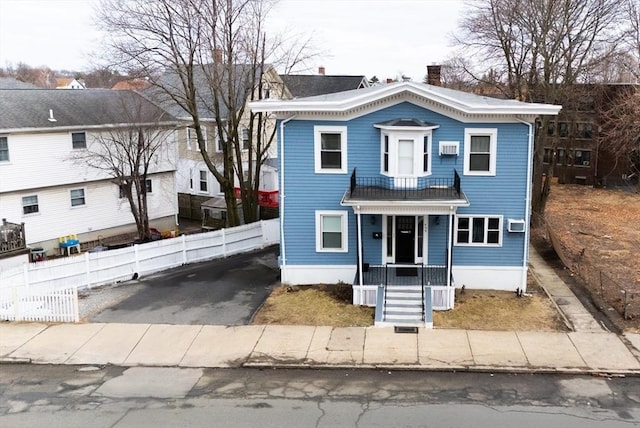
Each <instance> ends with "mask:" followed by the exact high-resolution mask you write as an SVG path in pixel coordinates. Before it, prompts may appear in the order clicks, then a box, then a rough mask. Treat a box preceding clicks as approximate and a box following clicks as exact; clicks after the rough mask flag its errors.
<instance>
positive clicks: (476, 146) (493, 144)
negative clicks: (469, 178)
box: [464, 128, 498, 175]
mask: <svg viewBox="0 0 640 428" xmlns="http://www.w3.org/2000/svg"><path fill="white" fill-rule="evenodd" d="M497 140H498V130H497V129H495V128H476V129H465V131H464V174H465V175H496V148H497Z"/></svg>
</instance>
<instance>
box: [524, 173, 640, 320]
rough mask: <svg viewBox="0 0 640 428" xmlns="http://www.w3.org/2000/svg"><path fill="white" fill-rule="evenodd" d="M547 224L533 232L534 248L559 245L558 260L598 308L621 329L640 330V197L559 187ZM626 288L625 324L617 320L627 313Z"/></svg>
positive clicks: (554, 191) (554, 189)
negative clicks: (625, 298)
mask: <svg viewBox="0 0 640 428" xmlns="http://www.w3.org/2000/svg"><path fill="white" fill-rule="evenodd" d="M546 224H547V226H548V227H547V228H546V229H539V230H537V231H534V233H533V242H534V245H545V244H546V245H550V244H552V243H553V244H555V245H554V246H555V249H556V252H557V253H558V256H559V257H560V258H561V259H562V261H563V263H564V265H565V266H566V267H567V268H568V269H570V271H571V273H572V274H573V275H575V276H576V277H577V278H579V279H580V280H581V281H579V282H580V283H581V285H582V286H583V287H584V288H585V289H586V290H588V292H589V293H590V294H591V296H592V298H593V300H594V303H596V306H598V307H600V308H601V309H602V310H603V311H605V312H608V313H609V314H610V315H613V316H612V317H610V318H612V321H614V322H615V324H616V325H618V327H620V328H621V329H623V330H637V329H640V195H639V194H637V193H632V192H629V191H623V190H614V189H595V188H592V187H588V186H580V185H558V184H556V185H554V186H552V188H551V193H550V197H549V202H548V204H547V210H546ZM545 241H546V242H545ZM624 290H626V291H627V300H626V302H627V316H628V319H627V320H623V319H621V318H620V317H619V316H618V315H622V313H623V306H624ZM610 307H612V308H614V309H615V311H612V310H611V309H610ZM611 312H616V313H617V314H615V313H614V314H612V313H611Z"/></svg>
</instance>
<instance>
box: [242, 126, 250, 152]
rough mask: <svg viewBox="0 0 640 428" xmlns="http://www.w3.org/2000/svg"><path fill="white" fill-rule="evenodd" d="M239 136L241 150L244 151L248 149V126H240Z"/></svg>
mask: <svg viewBox="0 0 640 428" xmlns="http://www.w3.org/2000/svg"><path fill="white" fill-rule="evenodd" d="M240 136H241V137H242V147H241V148H242V151H243V152H246V151H248V150H249V143H250V142H251V138H249V128H242V130H241V131H240Z"/></svg>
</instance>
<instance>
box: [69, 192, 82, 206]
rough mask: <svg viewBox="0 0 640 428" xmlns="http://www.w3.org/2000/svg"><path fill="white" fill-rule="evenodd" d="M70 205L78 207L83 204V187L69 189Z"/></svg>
mask: <svg viewBox="0 0 640 428" xmlns="http://www.w3.org/2000/svg"><path fill="white" fill-rule="evenodd" d="M69 193H70V195H71V206H72V207H78V206H81V205H84V204H85V200H84V189H71V191H70V192H69Z"/></svg>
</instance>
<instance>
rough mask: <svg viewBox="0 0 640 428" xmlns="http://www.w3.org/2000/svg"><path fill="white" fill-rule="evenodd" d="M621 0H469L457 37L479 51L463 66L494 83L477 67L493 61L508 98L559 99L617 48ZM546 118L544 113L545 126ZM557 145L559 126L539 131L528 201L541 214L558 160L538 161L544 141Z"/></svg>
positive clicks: (490, 65) (543, 126) (466, 50)
mask: <svg viewBox="0 0 640 428" xmlns="http://www.w3.org/2000/svg"><path fill="white" fill-rule="evenodd" d="M623 1H624V0H540V1H531V0H477V1H473V2H470V4H469V6H470V9H469V12H468V13H467V16H466V17H465V19H464V20H463V22H462V24H461V32H460V34H459V35H458V36H457V37H456V42H457V44H458V45H460V46H461V47H462V48H463V52H464V53H465V54H466V56H467V57H469V58H482V64H477V63H476V64H471V65H470V66H468V67H467V69H466V71H467V72H468V73H469V74H471V75H473V76H474V77H475V78H476V79H477V80H478V81H481V82H486V83H491V82H487V79H483V78H482V74H483V73H482V71H478V70H487V69H488V68H491V69H492V70H493V71H494V74H493V75H492V77H493V78H494V79H495V78H496V76H497V77H498V78H497V79H495V81H496V83H497V85H496V86H497V87H498V88H501V90H502V91H503V93H504V96H506V97H507V98H512V99H518V100H522V101H536V102H545V103H554V104H562V103H563V102H566V100H567V99H568V98H569V97H570V96H571V95H572V93H573V91H572V88H573V87H574V86H575V85H576V84H579V83H586V82H588V79H589V71H590V70H592V69H593V68H594V67H595V66H596V65H598V64H601V63H602V62H603V61H605V60H606V59H608V58H610V57H611V55H613V54H614V52H615V49H616V47H617V46H618V44H619V42H620V37H621V35H620V34H619V31H618V25H617V24H619V19H620V16H621V15H620V12H621V6H622V2H623ZM496 73H497V74H496ZM485 76H486V74H485ZM549 120H550V118H549V117H543V118H542V121H541V122H542V123H541V129H542V130H545V131H546V129H547V128H548V125H549ZM557 145H558V134H557V132H555V133H552V134H551V135H549V134H548V133H547V132H538V133H537V134H536V142H535V153H534V177H533V188H532V201H531V203H532V209H533V212H534V213H537V214H540V215H542V214H543V213H544V209H545V206H546V201H547V197H548V194H549V188H550V180H551V176H552V171H553V169H554V167H555V159H552V161H551V162H550V163H549V165H548V166H545V165H544V164H543V156H544V149H545V147H551V148H552V151H553V152H555V149H556V147H557Z"/></svg>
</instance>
